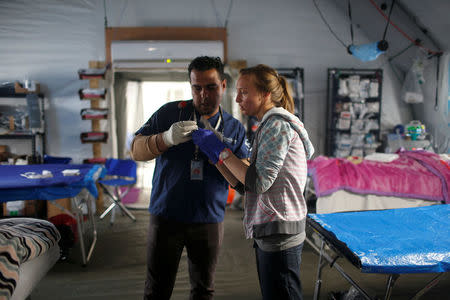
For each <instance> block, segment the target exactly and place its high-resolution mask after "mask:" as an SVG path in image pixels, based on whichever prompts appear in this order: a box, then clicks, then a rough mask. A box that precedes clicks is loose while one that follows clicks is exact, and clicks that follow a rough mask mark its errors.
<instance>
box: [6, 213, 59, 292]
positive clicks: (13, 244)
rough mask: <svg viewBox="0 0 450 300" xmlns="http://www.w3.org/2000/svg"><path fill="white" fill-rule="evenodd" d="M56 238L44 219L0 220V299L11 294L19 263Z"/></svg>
mask: <svg viewBox="0 0 450 300" xmlns="http://www.w3.org/2000/svg"><path fill="white" fill-rule="evenodd" d="M60 238H61V236H60V234H59V232H58V230H57V229H56V228H55V226H54V225H53V224H52V223H50V222H48V221H45V220H38V219H31V218H11V219H0V300H8V299H9V298H10V297H11V295H12V294H13V292H14V289H15V287H16V285H17V282H18V280H19V267H20V264H22V263H24V262H26V261H28V260H32V259H33V258H36V257H38V256H39V255H41V254H43V253H45V251H47V250H48V249H50V248H51V247H53V246H54V245H56V244H57V243H58V241H59V239H60Z"/></svg>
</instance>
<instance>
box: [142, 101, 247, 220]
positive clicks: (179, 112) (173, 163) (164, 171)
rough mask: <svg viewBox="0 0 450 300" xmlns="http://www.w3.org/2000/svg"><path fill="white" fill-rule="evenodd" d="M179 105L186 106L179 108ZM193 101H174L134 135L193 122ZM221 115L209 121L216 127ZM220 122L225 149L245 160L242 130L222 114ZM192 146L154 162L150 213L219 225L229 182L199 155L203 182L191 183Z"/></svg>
mask: <svg viewBox="0 0 450 300" xmlns="http://www.w3.org/2000/svg"><path fill="white" fill-rule="evenodd" d="M180 102H185V104H186V106H185V107H184V108H180V107H181V105H179V103H180ZM193 113H194V108H193V101H192V100H189V101H176V102H170V103H167V104H165V105H163V106H162V107H161V108H160V109H159V110H158V111H156V112H155V113H154V114H153V115H152V116H151V118H150V119H149V120H148V121H147V122H146V123H145V124H144V126H142V127H141V128H140V129H139V130H138V131H137V132H136V135H137V134H142V135H153V134H157V133H161V132H164V131H166V130H168V129H169V128H170V126H171V125H172V124H173V123H176V122H178V121H186V120H193ZM195 113H196V117H197V125H198V126H199V127H201V128H203V127H204V126H203V124H201V122H200V121H199V120H200V115H199V113H198V112H195ZM219 116H220V113H217V114H215V115H214V116H213V117H211V118H209V120H208V121H209V122H210V124H211V125H212V126H213V127H215V126H216V125H217V121H218V119H219ZM222 116H223V120H222V122H221V123H220V125H219V128H218V131H219V132H223V134H224V136H225V137H226V138H228V139H227V141H228V142H227V143H226V144H227V147H229V148H230V149H231V150H232V151H233V153H234V154H235V155H236V156H237V157H239V158H247V157H248V145H247V143H246V137H245V129H244V127H243V126H242V124H241V123H240V122H239V121H238V120H236V119H235V118H233V117H232V116H231V115H230V114H228V113H227V112H225V111H223V110H222ZM194 152H195V145H194V143H193V142H192V140H190V141H188V142H186V143H182V144H179V145H176V146H172V147H170V148H169V150H167V151H166V152H164V153H163V154H161V155H160V156H158V157H157V158H156V166H155V172H154V173H153V181H152V192H151V196H150V207H149V211H150V213H151V214H153V215H157V216H160V217H163V218H166V219H169V220H173V221H178V222H185V223H218V222H222V221H223V218H224V214H225V205H226V201H227V196H228V182H227V181H226V180H225V178H224V177H223V176H222V174H220V172H219V171H218V170H217V168H216V167H215V166H214V165H212V164H210V163H209V162H208V158H207V156H206V155H205V154H203V153H202V152H201V151H199V158H200V159H202V160H203V180H191V179H190V171H191V160H192V159H193V158H194Z"/></svg>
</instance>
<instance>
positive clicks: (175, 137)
mask: <svg viewBox="0 0 450 300" xmlns="http://www.w3.org/2000/svg"><path fill="white" fill-rule="evenodd" d="M197 129H198V127H197V123H196V122H195V121H180V122H176V123H173V124H172V126H170V128H169V130H167V131H165V132H163V134H162V138H163V141H164V144H166V146H167V147H172V146H175V145H178V144H181V143H184V142H187V141H189V140H190V139H191V138H192V137H191V133H192V131H194V130H197Z"/></svg>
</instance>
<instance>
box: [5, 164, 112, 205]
mask: <svg viewBox="0 0 450 300" xmlns="http://www.w3.org/2000/svg"><path fill="white" fill-rule="evenodd" d="M66 169H77V170H79V175H75V176H64V175H63V173H62V171H63V170H66ZM43 170H48V171H50V172H51V173H52V175H53V176H52V177H49V178H38V179H31V178H26V177H24V176H22V175H21V174H26V173H29V172H35V173H36V174H42V171H43ZM104 174H105V169H104V168H103V167H102V166H100V165H92V164H82V165H68V164H41V165H25V166H7V165H6V166H5V165H3V166H0V202H6V201H13V200H36V199H37V200H54V199H60V198H68V197H75V196H76V195H78V193H80V191H81V190H82V189H83V188H87V189H88V190H89V192H90V193H91V194H92V195H93V196H94V197H97V195H98V191H97V187H96V185H95V181H96V179H97V178H99V177H102V176H104Z"/></svg>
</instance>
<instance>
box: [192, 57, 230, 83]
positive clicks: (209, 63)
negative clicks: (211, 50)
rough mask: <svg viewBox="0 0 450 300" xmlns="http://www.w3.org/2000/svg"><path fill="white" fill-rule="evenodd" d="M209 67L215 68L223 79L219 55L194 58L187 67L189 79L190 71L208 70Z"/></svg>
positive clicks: (223, 74)
mask: <svg viewBox="0 0 450 300" xmlns="http://www.w3.org/2000/svg"><path fill="white" fill-rule="evenodd" d="M211 69H216V71H217V73H219V76H220V79H221V80H224V79H225V73H224V72H223V63H222V60H221V59H220V57H211V56H198V57H196V58H194V59H193V60H192V61H191V63H190V64H189V67H188V72H189V80H190V79H191V71H192V70H197V71H208V70H211Z"/></svg>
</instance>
